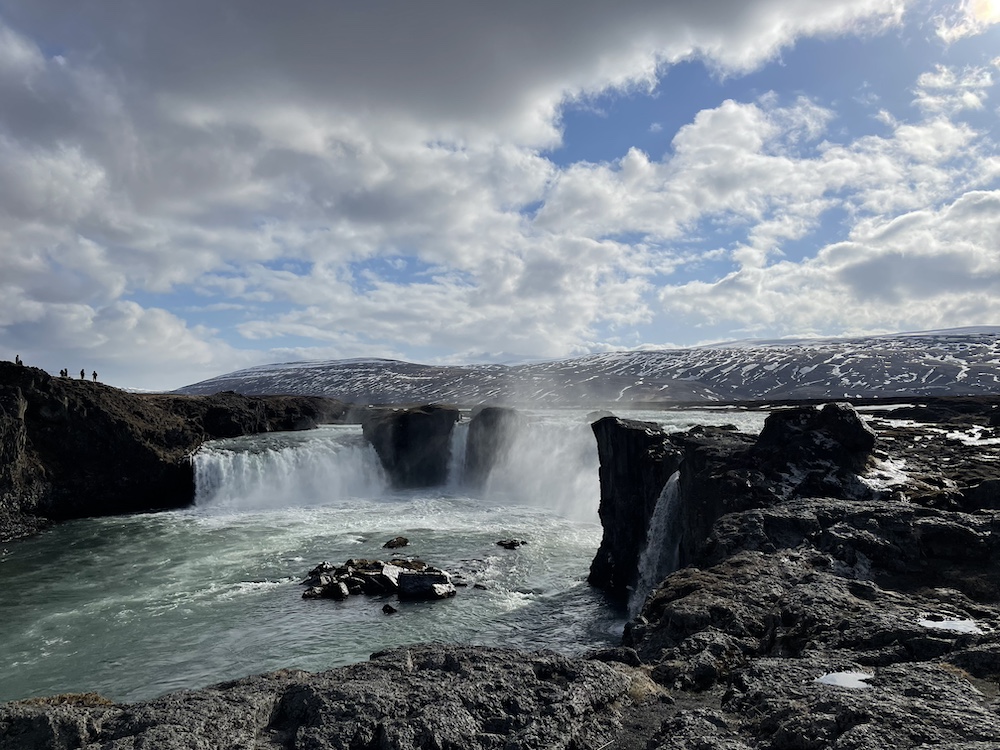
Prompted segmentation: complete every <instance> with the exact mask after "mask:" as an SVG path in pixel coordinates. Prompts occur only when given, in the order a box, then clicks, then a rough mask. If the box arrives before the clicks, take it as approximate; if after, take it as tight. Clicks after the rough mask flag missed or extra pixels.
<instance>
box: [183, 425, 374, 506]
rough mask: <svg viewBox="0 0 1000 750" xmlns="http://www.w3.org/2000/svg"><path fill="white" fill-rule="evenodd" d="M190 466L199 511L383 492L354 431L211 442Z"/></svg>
mask: <svg viewBox="0 0 1000 750" xmlns="http://www.w3.org/2000/svg"><path fill="white" fill-rule="evenodd" d="M193 461H194V471H195V505H196V506H197V507H199V508H201V509H211V510H226V511H231V510H237V511H240V510H265V509H274V508H287V507H296V506H305V505H321V504H327V503H332V502H337V501H342V500H349V499H351V498H355V497H374V496H378V495H381V494H382V493H383V492H384V491H385V488H386V480H385V475H384V472H383V470H382V467H381V465H380V464H379V460H378V456H377V455H376V454H375V451H374V449H373V448H372V447H371V445H369V444H368V443H367V442H366V441H365V440H364V439H363V438H362V436H361V432H360V429H359V428H357V427H354V426H350V427H345V426H326V427H321V428H318V429H316V430H308V431H305V432H294V433H292V432H289V433H268V434H264V435H250V436H245V437H239V438H230V439H226V440H214V441H211V442H209V443H206V444H205V445H203V446H202V447H201V448H200V449H199V450H198V452H197V453H195V455H194V457H193Z"/></svg>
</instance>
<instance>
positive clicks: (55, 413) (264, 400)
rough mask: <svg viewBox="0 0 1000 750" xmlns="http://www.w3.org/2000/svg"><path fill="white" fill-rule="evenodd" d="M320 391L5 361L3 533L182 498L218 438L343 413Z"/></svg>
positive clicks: (0, 460)
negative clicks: (141, 380)
mask: <svg viewBox="0 0 1000 750" xmlns="http://www.w3.org/2000/svg"><path fill="white" fill-rule="evenodd" d="M345 412H346V409H345V407H344V406H343V405H342V404H339V403H338V402H336V401H332V400H329V399H323V398H312V397H283V396H275V397H247V396H239V395H237V394H235V393H219V394H216V395H214V396H175V395H160V394H155V395H154V394H134V393H126V392H125V391H120V390H118V389H116V388H111V387H109V386H106V385H103V384H101V383H93V382H88V381H83V380H74V379H71V378H55V377H52V376H50V375H49V374H48V373H46V372H45V371H43V370H39V369H37V368H33V367H18V366H16V365H13V364H11V363H8V362H0V540H7V539H11V538H15V537H18V536H24V535H26V534H30V533H33V532H34V531H37V530H38V529H40V528H42V527H44V526H45V525H46V524H48V523H51V522H53V521H60V520H65V519H69V518H79V517H84V516H103V515H113V514H120V513H135V512H141V511H150V510H160V509H165V508H178V507H182V506H185V505H189V504H190V503H191V502H192V500H193V498H194V476H193V472H192V466H191V463H190V461H189V459H188V457H189V456H190V454H191V453H192V452H193V451H194V450H196V449H197V448H198V446H199V445H201V443H202V442H204V441H205V440H209V439H214V438H221V437H233V436H236V435H245V434H250V433H256V432H267V431H270V430H292V429H306V428H309V427H314V426H316V425H317V424H319V423H321V422H332V421H337V420H339V419H341V418H343V416H344V415H345Z"/></svg>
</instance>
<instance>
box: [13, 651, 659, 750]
mask: <svg viewBox="0 0 1000 750" xmlns="http://www.w3.org/2000/svg"><path fill="white" fill-rule="evenodd" d="M645 683H648V679H647V678H645V676H644V675H643V674H642V673H641V672H639V671H638V670H635V669H631V668H629V667H626V666H623V665H621V664H608V663H603V662H599V661H584V660H572V659H567V658H565V657H562V656H557V655H555V654H547V653H534V654H528V653H523V652H517V651H507V650H503V649H491V648H462V647H433V646H417V647H411V648H401V649H396V650H392V651H386V652H382V653H379V654H375V655H374V656H373V657H372V659H371V661H369V662H366V663H363V664H356V665H353V666H350V667H344V668H341V669H335V670H332V671H329V672H322V673H318V674H310V673H307V672H302V671H298V670H284V671H281V672H274V673H271V674H265V675H259V676H255V677H248V678H246V679H242V680H237V681H235V682H229V683H224V684H221V685H216V686H214V687H211V688H206V689H203V690H195V691H187V692H181V693H171V694H169V695H165V696H163V697H161V698H156V699H155V700H152V701H147V702H144V703H138V704H135V705H121V706H117V705H115V706H93V707H88V706H57V707H52V706H44V705H37V704H31V703H30V702H21V703H7V704H3V705H0V750H15V749H16V750H34V749H36V748H37V749H39V750H40V749H41V748H53V749H60V750H61V749H63V748H76V747H95V748H96V747H101V748H104V749H105V750H125V749H126V748H129V749H132V748H140V747H146V748H153V747H155V748H157V750H187V749H189V748H196V747H197V748H236V747H247V748H250V747H253V748H261V750H263V749H265V748H273V749H274V750H278V749H279V748H291V747H295V748H303V749H305V748H310V749H311V750H327V749H329V750H334V749H336V750H344V749H346V748H356V749H358V750H362V749H364V750H376V749H377V748H387V749H389V748H391V749H393V750H427V749H428V748H440V749H441V750H445V749H449V750H458V749H459V748H461V749H462V750H505V749H509V750H518V749H524V750H529V749H532V748H546V749H547V750H548V749H551V750H558V749H560V748H563V749H565V750H570V749H573V748H575V749H579V748H599V747H610V745H609V744H608V743H609V742H611V741H612V740H613V739H615V738H616V737H618V736H620V735H621V733H622V724H623V716H624V714H625V712H626V711H628V710H629V708H630V707H631V706H632V705H634V702H635V701H634V700H633V698H632V697H631V693H634V692H636V689H635V686H636V685H640V686H641V685H643V684H645Z"/></svg>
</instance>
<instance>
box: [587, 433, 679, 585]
mask: <svg viewBox="0 0 1000 750" xmlns="http://www.w3.org/2000/svg"><path fill="white" fill-rule="evenodd" d="M593 430H594V435H595V436H596V438H597V453H598V458H599V460H600V465H601V468H600V480H601V502H600V506H599V508H598V513H599V515H600V518H601V525H602V526H603V527H604V538H603V539H602V540H601V546H600V548H599V549H598V550H597V555H596V556H595V557H594V561H593V562H592V563H591V566H590V575H589V576H588V578H587V580H588V581H589V582H590V584H591V585H592V586H596V587H597V588H601V589H604V590H606V591H607V592H608V593H609V594H611V595H612V596H613V597H615V598H617V599H619V600H624V599H625V598H626V597H627V596H628V591H629V589H630V588H631V587H633V586H635V583H636V580H637V578H638V565H639V554H640V553H641V552H642V549H643V548H644V547H645V546H646V531H647V529H648V528H649V520H650V518H651V517H652V515H653V511H654V510H655V509H656V501H657V500H658V499H659V497H660V493H661V492H662V491H663V487H664V485H665V484H666V483H667V479H669V478H670V475H671V474H673V473H674V472H675V471H677V468H678V467H679V466H680V464H681V460H682V458H683V456H682V453H681V451H679V450H678V449H677V448H675V447H674V446H672V445H671V444H670V443H669V441H668V440H667V435H666V433H665V432H663V430H661V429H660V428H659V427H658V426H657V425H655V424H652V423H649V422H638V421H635V420H630V419H619V418H618V417H604V418H602V419H599V420H597V421H596V422H594V424H593Z"/></svg>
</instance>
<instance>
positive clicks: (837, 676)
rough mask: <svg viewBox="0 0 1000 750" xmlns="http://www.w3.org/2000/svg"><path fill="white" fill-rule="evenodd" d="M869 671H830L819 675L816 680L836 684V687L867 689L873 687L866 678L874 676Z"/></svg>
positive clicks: (825, 683)
mask: <svg viewBox="0 0 1000 750" xmlns="http://www.w3.org/2000/svg"><path fill="white" fill-rule="evenodd" d="M874 676H875V675H873V674H868V673H867V672H828V673H826V674H825V675H822V676H820V677H817V678H816V679H815V680H814V682H818V683H821V684H823V685H834V686H836V687H842V688H850V689H851V690H867V689H869V688H870V687H871V685H869V684H868V683H867V682H865V680H870V679H872V678H873V677H874Z"/></svg>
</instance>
